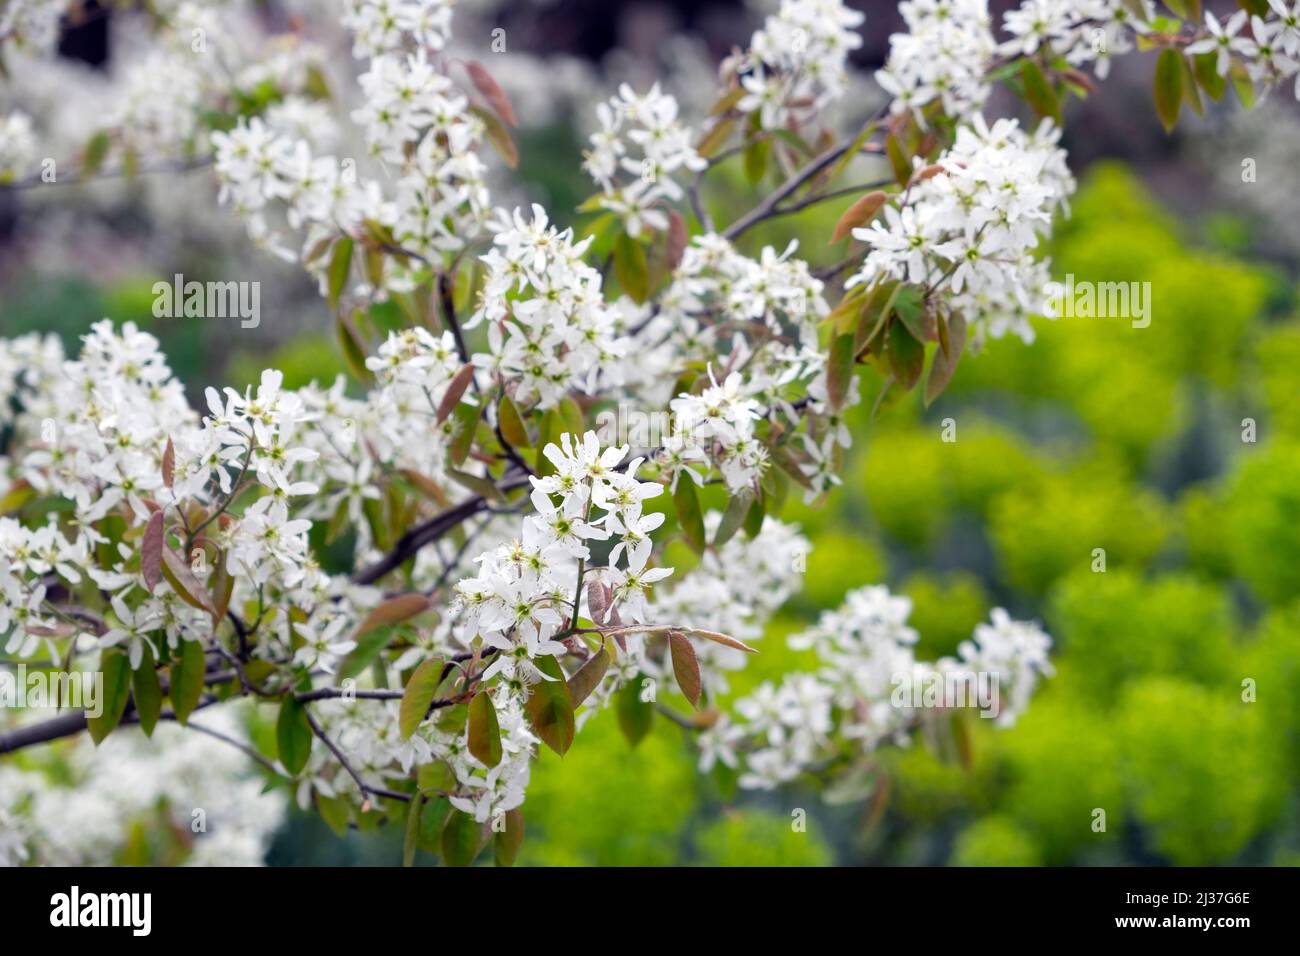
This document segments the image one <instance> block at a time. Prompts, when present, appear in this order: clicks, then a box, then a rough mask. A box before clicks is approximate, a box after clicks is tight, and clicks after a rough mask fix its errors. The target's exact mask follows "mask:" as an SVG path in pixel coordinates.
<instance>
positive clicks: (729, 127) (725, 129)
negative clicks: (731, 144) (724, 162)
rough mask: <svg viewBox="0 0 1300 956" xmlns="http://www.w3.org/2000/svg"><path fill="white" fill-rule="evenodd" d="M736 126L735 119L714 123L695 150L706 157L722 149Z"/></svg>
mask: <svg viewBox="0 0 1300 956" xmlns="http://www.w3.org/2000/svg"><path fill="white" fill-rule="evenodd" d="M735 128H736V121H735V120H734V119H724V120H722V121H721V122H718V123H715V124H713V126H712V127H710V128H709V131H708V132H707V133H705V134H704V137H703V138H702V139H701V140H700V141H699V143H697V144H696V146H695V151H696V152H697V153H699V154H700V155H701V156H703V157H705V158H706V159H707V158H708V157H710V156H712V155H713V154H714V153H716V152H717V151H718V150H720V149H721V148H722V146H723V144H725V143H726V142H727V140H728V139H730V138H731V133H732V131H733V130H734V129H735Z"/></svg>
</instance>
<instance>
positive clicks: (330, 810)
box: [315, 790, 352, 837]
mask: <svg viewBox="0 0 1300 956" xmlns="http://www.w3.org/2000/svg"><path fill="white" fill-rule="evenodd" d="M315 799H316V812H317V813H319V814H320V818H321V819H322V820H324V821H325V825H326V826H327V827H329V828H330V830H332V831H333V833H334V835H335V836H337V837H342V836H347V834H348V821H349V820H351V819H352V805H351V804H349V803H348V799H347V797H327V796H325V795H324V794H323V793H321V792H320V791H319V790H318V791H316V793H315Z"/></svg>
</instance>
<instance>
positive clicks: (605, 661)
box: [569, 644, 609, 710]
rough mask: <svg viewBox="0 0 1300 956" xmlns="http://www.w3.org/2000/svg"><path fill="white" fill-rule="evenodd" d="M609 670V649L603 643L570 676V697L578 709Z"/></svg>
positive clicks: (575, 708)
mask: <svg viewBox="0 0 1300 956" xmlns="http://www.w3.org/2000/svg"><path fill="white" fill-rule="evenodd" d="M607 670H609V651H608V650H606V649H605V645H604V644H601V646H600V647H598V648H596V650H594V651H593V652H592V653H591V656H589V657H588V658H587V659H586V661H584V662H583V664H582V666H581V667H579V668H578V669H577V670H576V671H575V672H574V673H573V676H572V677H570V678H569V699H570V700H571V701H573V708H574V710H577V709H578V708H579V707H581V706H582V702H583V701H585V700H586V699H587V698H588V697H590V696H591V692H592V691H593V690H595V689H596V687H597V685H599V684H600V680H601V678H602V677H604V676H605V672H606V671H607Z"/></svg>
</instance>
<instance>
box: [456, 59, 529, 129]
mask: <svg viewBox="0 0 1300 956" xmlns="http://www.w3.org/2000/svg"><path fill="white" fill-rule="evenodd" d="M465 70H466V72H468V73H469V78H470V81H471V82H473V84H474V89H476V90H478V91H479V93H481V94H482V96H483V99H485V100H487V102H488V106H490V107H492V110H493V111H494V112H495V113H496V114H497V116H499V117H501V119H503V120H505V122H507V123H509V124H510V125H511V126H518V125H519V122H518V120H516V119H515V111H514V109H513V107H511V105H510V97H508V96H506V91H505V90H503V89H501V85H500V84H499V83H497V81H496V80H494V79H493V78H492V74H491V73H489V72H488V71H487V68H486V67H485V66H483V64H481V63H478V62H476V61H475V60H469V61H467V62H466V63H465Z"/></svg>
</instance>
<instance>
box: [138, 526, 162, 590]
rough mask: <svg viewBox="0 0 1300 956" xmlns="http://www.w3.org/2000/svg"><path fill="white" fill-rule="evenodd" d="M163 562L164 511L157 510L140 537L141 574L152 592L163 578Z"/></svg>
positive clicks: (145, 584)
mask: <svg viewBox="0 0 1300 956" xmlns="http://www.w3.org/2000/svg"><path fill="white" fill-rule="evenodd" d="M162 564H163V513H162V512H161V511H155V512H154V513H153V514H151V515H150V516H149V523H148V524H146V525H145V526H144V537H143V538H141V539H140V574H141V576H142V577H143V578H144V586H145V587H146V588H147V589H148V591H149V593H150V594H153V589H154V588H156V587H157V586H158V582H159V581H160V580H161V579H162Z"/></svg>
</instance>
